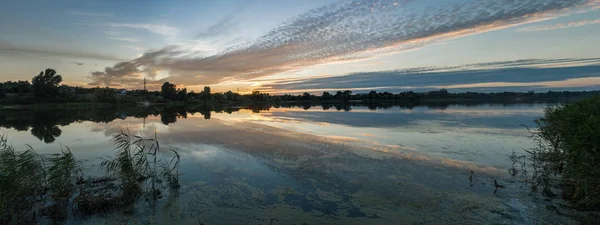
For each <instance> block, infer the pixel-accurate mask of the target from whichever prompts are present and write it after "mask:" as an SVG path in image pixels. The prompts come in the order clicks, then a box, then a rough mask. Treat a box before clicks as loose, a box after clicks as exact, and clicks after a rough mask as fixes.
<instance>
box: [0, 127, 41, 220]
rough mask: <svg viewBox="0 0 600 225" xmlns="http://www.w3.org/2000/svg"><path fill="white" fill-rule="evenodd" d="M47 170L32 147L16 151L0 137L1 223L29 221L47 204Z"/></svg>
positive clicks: (34, 218)
mask: <svg viewBox="0 0 600 225" xmlns="http://www.w3.org/2000/svg"><path fill="white" fill-rule="evenodd" d="M45 184H46V170H45V169H44V163H43V160H42V159H41V158H40V157H39V156H38V155H37V154H36V153H35V152H34V151H33V149H31V148H29V149H27V150H25V151H24V152H21V153H17V152H15V149H14V148H13V147H12V146H10V145H8V143H7V140H6V138H5V137H4V136H2V137H1V138H0V224H27V223H32V222H34V221H35V220H36V218H37V215H39V213H40V211H41V209H42V208H43V206H44V198H43V196H44V195H45V193H46V185H45Z"/></svg>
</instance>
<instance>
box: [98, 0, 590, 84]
mask: <svg viewBox="0 0 600 225" xmlns="http://www.w3.org/2000/svg"><path fill="white" fill-rule="evenodd" d="M394 3H398V4H394ZM597 4H598V1H597V0H546V1H538V0H521V1H497V0H461V1H458V2H452V3H445V4H440V3H439V2H438V1H419V2H418V3H417V2H416V1H410V0H405V1H392V0H369V1H367V0H355V1H344V2H339V3H334V4H331V5H327V6H324V7H320V8H316V9H313V10H311V11H309V12H306V13H304V14H301V15H299V16H297V17H295V18H293V19H291V20H290V21H288V22H286V23H283V24H281V25H280V26H278V27H276V28H274V29H272V30H270V31H269V32H267V33H266V34H264V35H262V36H261V37H259V38H257V39H256V40H254V41H252V42H250V43H245V44H241V45H239V46H235V47H233V48H229V49H225V50H222V51H220V52H218V53H216V54H212V55H206V54H205V53H203V52H197V51H190V50H189V49H194V48H193V47H194V46H185V45H181V46H168V47H166V48H163V49H160V50H156V51H152V52H147V53H146V54H144V55H143V56H142V57H140V58H138V59H135V60H132V61H130V62H124V63H129V64H133V65H135V66H138V70H136V73H129V72H131V70H120V68H121V67H120V66H118V65H122V64H118V65H116V66H115V67H109V68H106V70H105V71H100V72H98V73H96V74H97V75H95V76H92V77H91V78H92V79H94V82H98V81H99V80H106V78H105V77H102V75H101V74H102V73H104V74H109V73H108V72H107V71H109V70H110V74H112V75H110V76H109V77H111V78H112V80H110V82H112V83H124V82H127V81H129V80H132V79H133V77H136V76H138V75H139V74H138V73H146V72H148V71H149V72H152V71H153V70H165V71H168V72H169V74H170V75H171V77H170V78H169V79H171V80H172V81H174V82H178V83H183V84H186V85H200V84H214V83H219V82H223V81H225V80H231V79H235V80H249V79H254V78H257V77H262V76H267V75H273V74H277V73H281V72H285V71H290V70H295V69H299V68H303V67H306V66H312V65H316V64H324V63H332V62H339V61H344V60H360V59H366V58H369V57H371V56H372V55H374V54H381V53H382V52H398V51H405V50H407V49H413V48H416V47H420V46H423V45H426V44H429V43H431V42H434V41H436V40H440V39H449V38H456V37H460V36H464V35H471V34H476V33H481V32H486V31H490V30H495V29H503V28H506V27H510V26H513V25H516V24H522V23H527V22H532V21H538V20H540V19H543V18H547V17H550V16H556V15H558V14H563V13H566V12H568V11H569V10H577V9H580V8H582V7H586V6H590V5H597ZM118 26H122V27H136V28H142V27H143V29H147V27H148V26H142V25H132V24H120V25H118ZM153 30H154V29H153ZM163 33H168V32H163ZM148 68H151V69H148ZM199 75H202V77H203V79H202V80H199V79H196V78H194V77H197V76H199ZM150 77H152V74H150Z"/></svg>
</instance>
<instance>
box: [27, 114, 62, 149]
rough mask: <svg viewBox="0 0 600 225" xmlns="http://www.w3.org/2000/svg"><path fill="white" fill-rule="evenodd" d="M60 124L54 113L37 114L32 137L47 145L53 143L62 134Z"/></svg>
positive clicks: (34, 118) (34, 119)
mask: <svg viewBox="0 0 600 225" xmlns="http://www.w3.org/2000/svg"><path fill="white" fill-rule="evenodd" d="M59 122H60V121H59V120H58V118H56V116H55V115H54V114H52V113H43V112H37V113H35V116H34V117H33V123H32V125H31V127H32V128H31V135H33V136H34V137H36V138H38V139H40V140H41V141H44V142H45V143H52V142H54V141H55V140H56V138H58V137H60V135H61V134H62V130H60V128H58V123H59Z"/></svg>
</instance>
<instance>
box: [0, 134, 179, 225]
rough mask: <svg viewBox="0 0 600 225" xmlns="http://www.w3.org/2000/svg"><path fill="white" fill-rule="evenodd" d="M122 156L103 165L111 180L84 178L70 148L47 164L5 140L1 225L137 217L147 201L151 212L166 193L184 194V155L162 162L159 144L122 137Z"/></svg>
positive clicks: (118, 142) (0, 157)
mask: <svg viewBox="0 0 600 225" xmlns="http://www.w3.org/2000/svg"><path fill="white" fill-rule="evenodd" d="M112 141H113V143H114V145H115V147H116V150H117V156H116V157H115V158H114V159H111V160H108V161H105V162H103V163H102V164H101V165H102V168H104V170H105V171H106V176H105V177H99V178H91V177H88V178H86V177H84V175H83V172H82V169H81V166H80V165H79V164H78V163H77V161H76V160H75V157H74V156H73V154H72V153H71V151H70V149H69V148H66V149H63V151H62V152H61V154H57V155H53V156H51V157H50V159H49V160H47V161H45V160H44V159H43V157H41V156H40V155H38V154H37V153H36V152H35V151H34V150H33V149H32V148H31V147H28V149H27V150H25V151H23V152H20V153H18V152H17V151H15V149H14V148H13V147H12V146H10V145H9V144H8V142H7V139H6V138H5V137H4V136H1V137H0V187H1V188H0V224H33V223H36V222H38V221H39V220H40V219H41V218H42V217H46V218H49V219H51V220H53V221H65V220H68V219H72V218H73V217H74V216H86V215H93V214H97V213H103V212H109V211H113V210H117V209H120V210H124V211H125V212H132V211H133V207H134V204H135V203H136V202H138V200H139V199H141V198H144V199H145V200H146V201H147V202H148V203H150V206H151V207H154V206H155V205H156V203H157V201H158V199H160V198H162V196H163V190H164V189H168V190H170V192H171V193H176V192H178V190H179V187H180V185H179V169H178V167H179V161H180V158H179V155H178V154H177V152H176V151H174V150H171V152H173V153H174V154H175V156H174V157H173V158H171V159H170V160H167V159H163V158H160V156H159V153H160V145H159V143H158V140H157V138H156V135H155V137H154V138H151V139H148V138H142V137H141V136H135V135H130V134H129V133H125V132H123V131H122V132H120V133H119V134H118V135H116V136H115V137H114V138H113V139H112Z"/></svg>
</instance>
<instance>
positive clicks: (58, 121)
mask: <svg viewBox="0 0 600 225" xmlns="http://www.w3.org/2000/svg"><path fill="white" fill-rule="evenodd" d="M316 107H319V109H317V108H316ZM448 107H449V105H426V106H414V105H393V104H367V105H364V104H344V105H340V104H322V105H314V104H303V105H253V106H242V107H208V108H189V107H169V108H130V109H97V110H52V111H2V112H0V127H5V128H10V129H14V130H18V131H28V130H30V129H31V134H32V135H33V136H35V137H37V138H38V139H39V140H42V141H44V142H46V143H52V142H54V141H55V140H56V138H58V137H59V136H60V135H61V133H62V130H61V129H60V126H67V125H69V124H71V123H74V122H79V121H91V122H96V123H108V122H111V121H114V120H117V119H121V120H122V119H126V118H128V117H134V118H147V117H149V116H158V115H160V121H161V122H162V123H163V124H164V125H169V124H172V123H176V122H177V121H178V119H186V118H187V116H188V115H195V114H196V113H199V114H201V115H202V116H203V117H204V119H207V120H208V119H210V118H211V112H215V113H223V112H225V113H227V114H231V113H233V112H238V111H240V110H249V111H251V112H252V113H261V112H263V113H264V112H268V116H270V117H278V118H288V119H289V118H291V119H293V120H305V121H310V122H313V123H335V124H343V125H347V126H353V127H398V126H408V125H410V124H411V123H415V121H439V122H444V123H452V124H451V125H452V126H465V127H468V126H481V127H494V128H513V127H514V126H515V121H516V122H517V123H519V124H523V125H532V121H533V119H534V118H535V116H537V115H538V114H539V112H540V109H541V108H542V107H543V105H521V106H519V105H517V106H515V105H483V106H482V105H453V106H452V107H454V108H458V109H462V113H460V112H461V111H460V110H458V111H457V110H450V111H447V109H448ZM506 107H508V108H509V109H510V110H503V109H504V108H506ZM518 107H526V109H528V110H526V111H518V110H517V111H515V110H514V109H515V108H518ZM365 108H366V109H368V110H366V111H365V110H363V109H365ZM270 109H286V110H276V111H272V112H269V111H270ZM294 109H298V110H294ZM330 109H335V110H336V111H344V112H350V111H352V110H353V109H354V111H353V112H354V113H351V114H344V116H337V115H335V116H334V115H331V114H328V113H327V112H330ZM394 109H395V110H394ZM479 109H483V112H481V110H479ZM503 111H506V112H507V113H503ZM440 112H442V113H440ZM443 112H446V113H443ZM478 112H480V114H479V115H475V114H477V113H478ZM465 113H466V114H465Z"/></svg>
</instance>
